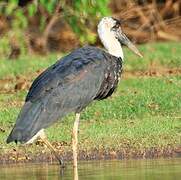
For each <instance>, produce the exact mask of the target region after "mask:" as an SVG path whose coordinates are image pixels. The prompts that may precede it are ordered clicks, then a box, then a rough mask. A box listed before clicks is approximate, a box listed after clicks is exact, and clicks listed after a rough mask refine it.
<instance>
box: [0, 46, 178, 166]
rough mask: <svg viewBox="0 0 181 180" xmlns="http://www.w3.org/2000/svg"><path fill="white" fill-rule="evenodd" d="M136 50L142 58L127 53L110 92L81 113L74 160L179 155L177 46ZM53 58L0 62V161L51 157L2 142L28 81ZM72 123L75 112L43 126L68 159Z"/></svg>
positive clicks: (37, 148) (37, 146) (41, 149)
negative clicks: (76, 157)
mask: <svg viewBox="0 0 181 180" xmlns="http://www.w3.org/2000/svg"><path fill="white" fill-rule="evenodd" d="M140 49H141V51H143V52H144V58H143V59H139V58H137V57H136V56H134V55H133V54H131V53H128V55H127V54H126V57H125V58H126V61H125V62H124V64H125V65H124V66H125V68H124V69H125V70H124V72H125V73H124V75H123V77H122V80H121V82H120V83H119V87H118V89H117V91H116V92H115V93H114V94H113V96H112V97H111V98H109V99H106V100H104V101H97V102H94V103H92V104H91V105H90V106H89V107H88V108H87V109H86V110H84V111H83V112H82V114H81V122H80V127H79V155H80V157H79V159H81V160H90V159H123V158H156V157H177V156H180V153H181V134H180V129H181V128H180V127H181V124H180V120H181V93H180V89H181V74H180V67H181V59H180V55H179V53H180V51H181V45H180V43H167V44H164V43H160V44H159V43H158V44H150V45H149V44H147V45H144V46H141V47H140ZM127 52H128V51H126V53H127ZM150 52H152V53H150ZM56 57H57V55H55V54H54V55H50V56H49V57H24V58H23V57H22V58H20V59H19V60H16V61H7V62H6V61H5V60H2V61H0V164H6V163H18V162H45V161H46V162H47V161H49V162H51V161H54V156H53V155H52V154H51V153H50V151H49V150H48V149H46V148H44V146H43V145H42V143H41V142H40V143H37V144H34V145H28V146H20V145H18V146H16V145H15V144H13V143H12V144H8V145H7V144H6V143H5V141H6V138H7V136H8V134H9V132H10V130H11V129H12V127H13V124H14V122H15V119H16V117H17V115H18V113H19V111H20V108H21V106H22V105H23V102H24V98H25V96H26V94H27V90H28V88H29V87H30V84H31V82H32V80H33V79H34V78H35V77H36V76H37V75H38V74H39V73H40V72H41V71H42V70H43V69H45V68H46V67H48V66H49V65H50V64H52V63H53V62H54V61H55V59H57V58H56ZM73 122H74V114H70V115H69V116H67V117H65V118H64V119H63V120H62V121H59V122H57V123H56V124H54V125H53V126H52V127H50V128H48V129H47V130H46V133H47V136H48V139H49V140H50V141H51V142H52V143H53V145H54V146H55V147H56V149H58V153H59V154H60V155H62V156H63V157H64V159H65V160H71V158H72V151H71V131H72V126H73Z"/></svg>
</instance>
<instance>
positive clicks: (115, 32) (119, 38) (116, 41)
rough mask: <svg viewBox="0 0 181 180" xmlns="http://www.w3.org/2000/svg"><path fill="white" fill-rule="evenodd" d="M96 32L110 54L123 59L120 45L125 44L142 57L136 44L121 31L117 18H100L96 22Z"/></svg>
mask: <svg viewBox="0 0 181 180" xmlns="http://www.w3.org/2000/svg"><path fill="white" fill-rule="evenodd" d="M98 34H99V37H100V39H101V41H102V43H103V45H104V46H105V48H106V49H107V50H108V52H109V53H110V54H112V55H114V56H117V57H121V58H122V59H123V51H122V48H121V45H126V46H127V47H128V48H129V49H130V50H132V51H133V52H134V53H135V54H137V55H138V56H140V57H142V55H141V53H140V52H139V50H138V49H137V48H136V46H135V45H134V44H133V43H132V42H131V41H130V40H129V39H128V38H127V37H126V35H125V34H124V33H123V31H122V29H121V22H120V21H119V20H117V19H115V18H112V17H104V18H102V19H101V21H100V22H99V24H98Z"/></svg>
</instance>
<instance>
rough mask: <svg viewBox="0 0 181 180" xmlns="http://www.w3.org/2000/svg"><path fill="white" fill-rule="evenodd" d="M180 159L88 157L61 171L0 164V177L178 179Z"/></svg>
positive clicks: (51, 167) (41, 179)
mask: <svg viewBox="0 0 181 180" xmlns="http://www.w3.org/2000/svg"><path fill="white" fill-rule="evenodd" d="M180 177H181V159H179V158H178V159H157V160H128V161H126V160H125V161H123V160H122V161H92V162H81V163H79V166H78V169H73V168H72V164H68V165H67V167H66V168H65V169H64V171H62V170H61V169H60V167H59V165H57V164H51V165H50V164H33V165H32V164H31V165H13V166H0V180H1V179H2V180H4V179H5V180H6V179H7V180H16V179H18V180H19V179H23V180H24V179H31V180H35V179H38V180H51V179H61V180H69V179H70V180H72V179H74V180H78V179H79V180H110V179H114V180H120V179H130V180H143V179H146V180H155V179H157V180H163V179H164V180H170V179H180Z"/></svg>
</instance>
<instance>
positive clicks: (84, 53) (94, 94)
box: [7, 46, 122, 143]
mask: <svg viewBox="0 0 181 180" xmlns="http://www.w3.org/2000/svg"><path fill="white" fill-rule="evenodd" d="M121 70H122V60H121V58H118V57H115V56H112V55H111V54H109V53H107V52H105V51H104V50H102V49H99V48H96V47H92V46H85V47H82V48H80V49H77V50H75V51H73V52H72V53H70V54H69V55H67V56H65V57H63V58H62V59H60V60H59V61H57V62H56V63H55V64H54V65H52V66H51V67H49V68H48V69H47V70H45V71H44V72H43V73H42V74H40V75H39V76H38V77H37V78H36V79H35V81H34V82H33V84H32V86H31V88H30V90H29V92H28V94H27V97H26V100H25V104H24V106H23V108H22V110H21V112H20V114H19V116H18V119H17V121H16V124H15V126H14V128H13V130H12V131H11V133H10V135H9V137H8V139H7V142H8V143H9V142H11V141H20V142H21V143H25V142H27V141H28V140H30V139H31V138H32V137H33V136H34V135H35V134H36V133H37V132H38V131H40V130H41V129H44V128H47V127H48V126H50V125H51V124H53V123H54V122H56V121H57V120H58V119H61V118H62V117H64V116H65V115H67V114H68V113H70V112H81V111H82V110H83V109H84V108H85V107H86V106H87V105H88V104H89V103H91V102H92V101H93V100H102V99H105V98H107V97H109V96H110V95H111V94H112V93H113V92H114V90H115V88H116V87H117V84H118V80H119V76H120V73H121Z"/></svg>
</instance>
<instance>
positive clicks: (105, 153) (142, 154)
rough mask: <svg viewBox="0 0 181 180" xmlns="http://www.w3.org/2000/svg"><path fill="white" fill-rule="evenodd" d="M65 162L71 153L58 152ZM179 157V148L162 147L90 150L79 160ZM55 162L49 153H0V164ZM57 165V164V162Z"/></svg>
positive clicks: (83, 152) (84, 151)
mask: <svg viewBox="0 0 181 180" xmlns="http://www.w3.org/2000/svg"><path fill="white" fill-rule="evenodd" d="M58 152H59V155H60V156H61V157H62V158H63V159H64V161H65V162H67V161H71V160H72V151H71V150H68V151H58ZM168 157H172V158H173V157H181V147H170V146H167V147H164V148H155V147H154V148H149V149H142V150H137V149H121V148H120V149H92V150H80V151H79V160H111V159H146V158H149V159H150V158H168ZM43 162H49V163H52V162H57V160H56V159H55V157H54V155H53V154H52V153H51V152H49V151H47V150H46V151H44V150H42V151H41V152H36V153H35V152H27V151H26V150H16V149H11V150H9V152H8V153H7V152H6V153H4V154H3V153H2V152H1V153H0V164H17V163H43ZM57 163H58V162H57Z"/></svg>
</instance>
